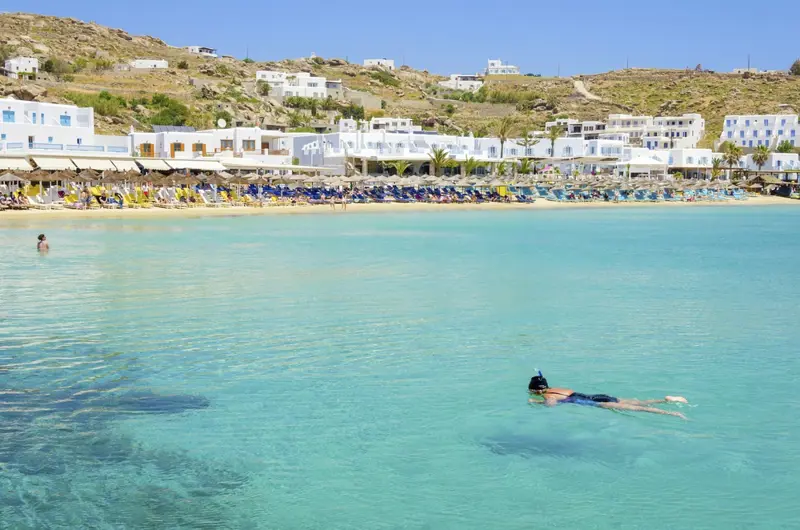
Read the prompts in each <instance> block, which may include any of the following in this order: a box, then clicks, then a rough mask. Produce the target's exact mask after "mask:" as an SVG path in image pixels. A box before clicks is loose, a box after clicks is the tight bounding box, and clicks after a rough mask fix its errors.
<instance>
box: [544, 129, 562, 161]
mask: <svg viewBox="0 0 800 530" xmlns="http://www.w3.org/2000/svg"><path fill="white" fill-rule="evenodd" d="M562 134H564V129H563V128H562V127H561V126H560V125H554V126H552V127H550V130H549V131H547V139H548V140H550V156H552V157H555V156H556V140H558V139H559V138H561V135H562Z"/></svg>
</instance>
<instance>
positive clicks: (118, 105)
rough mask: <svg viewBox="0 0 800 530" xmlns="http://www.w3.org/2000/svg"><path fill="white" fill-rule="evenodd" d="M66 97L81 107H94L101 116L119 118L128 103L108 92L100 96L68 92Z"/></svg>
mask: <svg viewBox="0 0 800 530" xmlns="http://www.w3.org/2000/svg"><path fill="white" fill-rule="evenodd" d="M64 97H65V98H66V99H68V100H69V101H71V102H72V103H74V104H75V105H77V106H79V107H92V108H94V111H95V112H96V113H97V114H99V115H100V116H119V115H120V111H121V110H122V109H124V108H126V107H127V101H126V100H125V98H123V97H121V96H114V95H112V94H110V93H109V92H107V91H105V90H104V91H102V92H100V93H98V94H86V93H83V92H67V93H66V94H64Z"/></svg>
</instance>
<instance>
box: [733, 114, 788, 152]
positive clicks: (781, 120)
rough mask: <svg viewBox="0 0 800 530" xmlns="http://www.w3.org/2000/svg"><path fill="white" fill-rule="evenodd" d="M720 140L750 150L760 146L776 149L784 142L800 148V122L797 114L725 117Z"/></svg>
mask: <svg viewBox="0 0 800 530" xmlns="http://www.w3.org/2000/svg"><path fill="white" fill-rule="evenodd" d="M719 140H720V143H721V142H734V143H736V145H738V146H740V147H744V148H748V149H749V148H756V147H758V146H760V145H766V146H767V147H769V148H771V149H774V148H775V147H777V146H778V144H780V143H781V142H783V141H788V142H789V143H790V144H791V145H792V146H793V147H800V122H798V116H797V115H796V114H770V115H763V114H751V115H741V116H740V115H730V116H725V122H724V125H723V128H722V134H721V135H720V138H719Z"/></svg>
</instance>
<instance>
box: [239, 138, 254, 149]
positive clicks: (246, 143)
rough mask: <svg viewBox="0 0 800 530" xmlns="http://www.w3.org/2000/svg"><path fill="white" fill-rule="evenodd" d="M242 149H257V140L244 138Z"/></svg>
mask: <svg viewBox="0 0 800 530" xmlns="http://www.w3.org/2000/svg"><path fill="white" fill-rule="evenodd" d="M242 149H243V150H244V151H255V150H256V141H255V140H242Z"/></svg>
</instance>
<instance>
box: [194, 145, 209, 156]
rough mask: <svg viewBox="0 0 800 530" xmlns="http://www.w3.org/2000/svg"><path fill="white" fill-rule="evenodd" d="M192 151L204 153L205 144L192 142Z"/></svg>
mask: <svg viewBox="0 0 800 530" xmlns="http://www.w3.org/2000/svg"><path fill="white" fill-rule="evenodd" d="M192 152H193V153H203V154H205V152H206V144H192Z"/></svg>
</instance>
